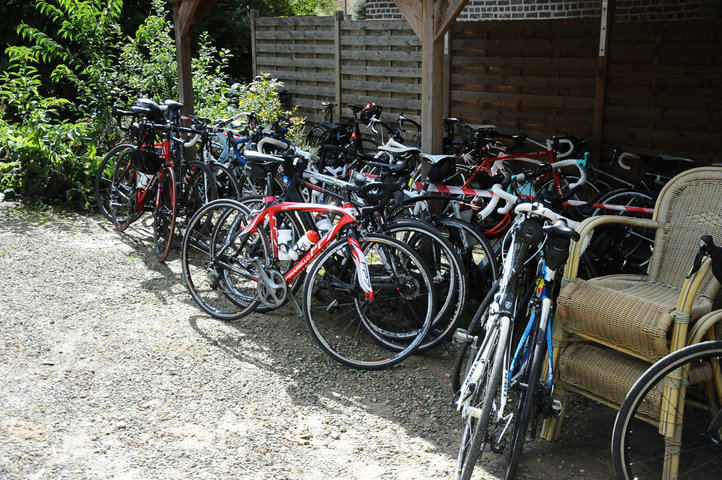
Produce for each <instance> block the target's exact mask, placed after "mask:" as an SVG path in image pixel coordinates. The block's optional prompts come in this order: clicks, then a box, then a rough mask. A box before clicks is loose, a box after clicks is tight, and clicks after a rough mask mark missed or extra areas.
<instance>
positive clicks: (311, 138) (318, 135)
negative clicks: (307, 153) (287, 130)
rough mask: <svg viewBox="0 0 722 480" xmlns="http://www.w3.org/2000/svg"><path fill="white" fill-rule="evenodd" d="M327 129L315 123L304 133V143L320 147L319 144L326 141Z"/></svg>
mask: <svg viewBox="0 0 722 480" xmlns="http://www.w3.org/2000/svg"><path fill="white" fill-rule="evenodd" d="M328 132H329V129H328V128H326V127H324V126H323V125H316V126H315V127H313V128H312V129H311V130H310V131H309V132H308V134H307V135H306V143H307V144H308V146H309V147H314V148H321V145H323V144H324V143H327V142H328V140H329V139H328V138H327V137H328Z"/></svg>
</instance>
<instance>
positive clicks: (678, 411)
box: [611, 235, 722, 480]
mask: <svg viewBox="0 0 722 480" xmlns="http://www.w3.org/2000/svg"><path fill="white" fill-rule="evenodd" d="M707 256H709V257H711V258H712V272H713V274H714V276H715V277H716V278H717V280H718V281H722V247H719V246H715V245H714V242H713V241H712V238H711V237H709V236H707V235H706V236H703V237H702V238H701V239H700V250H699V253H698V255H697V258H696V259H695V262H694V267H693V268H692V271H691V273H690V275H689V276H688V278H690V277H691V276H692V275H693V274H694V273H695V272H696V271H698V270H699V268H700V265H701V264H702V259H703V258H704V257H707ZM720 372H722V341H720V340H714V341H707V342H701V343H696V344H691V345H688V346H686V347H683V348H681V349H679V350H677V351H675V352H673V353H670V354H669V355H667V356H665V357H663V358H662V359H660V360H658V361H657V362H656V363H654V364H653V365H652V366H650V367H649V368H648V369H647V370H646V371H645V372H644V374H642V376H641V377H640V378H639V379H638V380H637V381H636V382H635V383H634V385H633V386H632V388H631V389H630V390H629V392H628V393H627V395H626V397H625V399H624V402H622V405H621V407H620V408H619V411H618V412H617V417H616V419H615V422H614V429H613V431H612V442H611V450H612V461H613V464H614V470H615V472H616V474H617V478H619V479H624V480H631V479H640V480H644V479H655V480H658V479H660V478H661V479H672V478H674V479H684V478H695V479H700V478H717V477H718V476H719V473H720V472H721V471H722V448H721V446H722V409H721V408H720V406H721V405H722V376H721V373H720Z"/></svg>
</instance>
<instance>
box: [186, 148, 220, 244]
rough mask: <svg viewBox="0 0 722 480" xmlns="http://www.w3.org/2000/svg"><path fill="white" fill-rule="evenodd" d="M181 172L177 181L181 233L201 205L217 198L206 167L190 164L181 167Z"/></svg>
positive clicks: (213, 180)
mask: <svg viewBox="0 0 722 480" xmlns="http://www.w3.org/2000/svg"><path fill="white" fill-rule="evenodd" d="M182 171H183V173H182V174H181V177H180V179H178V185H179V190H178V192H179V194H178V218H179V221H178V231H179V232H181V233H182V232H185V229H186V224H187V223H188V220H189V219H190V218H191V217H192V216H193V215H194V214H195V213H196V212H197V211H198V210H200V208H201V207H203V205H205V204H207V203H209V202H211V201H213V200H216V199H217V198H218V194H217V193H216V182H215V179H214V177H213V173H211V169H210V167H209V166H208V165H206V164H205V163H203V162H190V163H188V164H187V165H183V169H182ZM181 192H182V193H181Z"/></svg>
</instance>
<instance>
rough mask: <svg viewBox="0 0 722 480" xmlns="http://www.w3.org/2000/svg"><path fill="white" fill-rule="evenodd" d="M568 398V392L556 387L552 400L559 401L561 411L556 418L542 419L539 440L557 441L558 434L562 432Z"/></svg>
mask: <svg viewBox="0 0 722 480" xmlns="http://www.w3.org/2000/svg"><path fill="white" fill-rule="evenodd" d="M569 397H570V394H569V392H568V391H567V390H565V389H564V388H561V387H557V388H556V389H555V391H554V399H555V400H559V402H560V403H561V404H562V409H561V412H560V413H559V416H558V417H549V418H545V419H544V422H543V423H542V428H541V433H540V436H541V438H543V439H544V440H547V441H550V442H551V441H554V440H558V439H559V434H560V433H561V430H562V423H563V420H564V415H566V412H567V405H568V404H569Z"/></svg>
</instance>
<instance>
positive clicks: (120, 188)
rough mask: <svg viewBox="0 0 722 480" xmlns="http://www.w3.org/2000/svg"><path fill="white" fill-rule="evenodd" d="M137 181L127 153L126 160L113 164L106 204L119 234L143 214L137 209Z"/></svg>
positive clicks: (134, 169)
mask: <svg viewBox="0 0 722 480" xmlns="http://www.w3.org/2000/svg"><path fill="white" fill-rule="evenodd" d="M137 181H138V170H136V168H135V167H134V166H133V164H132V162H131V161H130V151H129V152H128V158H127V159H126V158H123V159H122V161H120V160H119V161H116V163H115V168H114V169H113V178H112V180H111V190H112V191H111V198H110V200H109V203H108V205H109V207H110V216H111V220H112V222H113V224H114V225H115V229H116V230H117V231H119V232H122V231H124V230H125V229H126V228H128V226H129V225H130V224H131V223H133V222H134V221H136V220H137V219H138V218H140V216H141V215H142V213H143V210H142V209H138V208H137V197H136V192H137Z"/></svg>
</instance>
